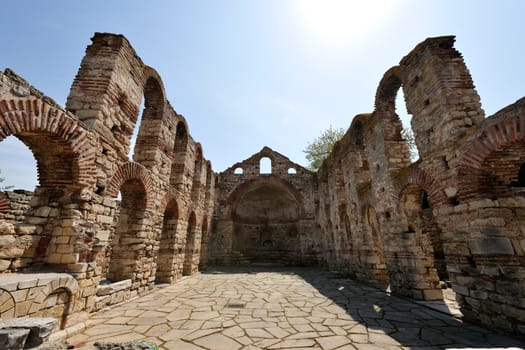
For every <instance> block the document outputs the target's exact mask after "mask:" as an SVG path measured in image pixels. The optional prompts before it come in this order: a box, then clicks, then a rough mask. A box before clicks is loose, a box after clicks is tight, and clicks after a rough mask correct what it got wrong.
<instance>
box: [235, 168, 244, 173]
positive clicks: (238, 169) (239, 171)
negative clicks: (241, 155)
mask: <svg viewBox="0 0 525 350" xmlns="http://www.w3.org/2000/svg"><path fill="white" fill-rule="evenodd" d="M233 173H234V174H235V175H242V174H244V169H243V168H241V167H238V168H235V170H234V171H233Z"/></svg>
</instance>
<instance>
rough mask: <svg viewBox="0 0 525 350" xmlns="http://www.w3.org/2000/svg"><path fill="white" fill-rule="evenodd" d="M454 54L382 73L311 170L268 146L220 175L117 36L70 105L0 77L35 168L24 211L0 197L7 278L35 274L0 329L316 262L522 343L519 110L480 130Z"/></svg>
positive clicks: (11, 124)
mask: <svg viewBox="0 0 525 350" xmlns="http://www.w3.org/2000/svg"><path fill="white" fill-rule="evenodd" d="M453 44H454V38H453V37H439V38H431V39H427V40H425V41H424V42H422V43H420V44H419V45H417V46H416V47H415V48H414V50H412V51H411V52H410V53H409V54H408V55H407V56H406V57H404V58H403V59H402V60H401V61H400V63H399V64H398V65H396V66H395V67H393V68H391V69H389V70H388V71H387V72H386V73H385V75H384V77H383V78H382V79H381V81H380V82H379V86H378V89H377V93H376V96H375V98H376V99H375V109H374V111H373V112H372V113H370V114H361V115H358V116H356V117H354V118H353V120H352V122H351V125H350V127H349V129H348V131H347V133H346V134H345V136H344V137H343V139H342V140H341V141H339V142H338V143H337V144H336V145H335V147H334V149H333V151H332V153H331V154H330V155H329V156H328V158H327V159H326V160H325V162H324V163H323V166H322V167H321V169H320V170H319V171H318V172H317V173H312V172H310V171H308V170H307V169H305V168H303V167H301V166H300V165H298V164H295V163H293V162H291V161H290V160H289V159H288V158H286V157H285V156H283V155H281V154H279V153H277V152H275V151H273V150H271V149H269V148H267V147H265V148H263V149H262V150H261V151H260V152H258V153H256V154H254V155H253V156H251V157H250V158H248V159H246V160H244V161H242V162H240V163H237V164H235V165H233V166H232V167H231V168H229V169H227V170H225V171H224V172H222V173H221V174H219V175H216V174H214V173H213V170H212V166H211V163H210V162H209V161H208V160H206V159H205V158H204V156H203V150H202V147H201V145H200V144H199V143H198V142H196V141H195V140H193V138H192V137H191V134H190V132H189V128H188V123H187V121H186V120H185V118H184V117H183V116H181V115H180V114H178V113H177V112H176V111H175V110H174V109H173V108H172V106H171V105H170V104H169V102H168V101H167V99H166V92H165V91H164V87H163V83H162V80H161V78H160V76H159V74H158V73H157V72H155V70H154V69H152V68H151V67H148V66H147V65H145V64H144V63H143V62H142V60H141V59H140V58H139V57H138V55H137V54H136V53H135V51H134V50H133V48H132V47H131V45H130V43H129V42H128V41H127V40H126V39H125V38H124V37H123V36H121V35H114V34H104V33H97V34H95V36H94V37H93V38H92V44H91V45H90V46H89V47H88V48H87V50H86V55H85V57H84V59H83V60H82V63H81V65H80V69H79V71H78V74H77V76H76V78H75V80H74V82H73V85H72V87H71V91H70V94H69V96H68V99H67V103H66V108H62V107H61V106H59V105H57V104H56V103H55V102H54V101H53V100H51V99H50V98H49V97H46V96H45V95H44V94H42V93H41V92H39V91H38V90H36V89H35V88H34V87H32V86H30V85H29V84H28V83H27V82H25V81H24V80H23V79H22V78H20V77H18V76H17V75H16V74H15V73H13V72H12V71H10V70H5V71H4V72H3V73H0V141H1V140H3V139H5V138H6V137H9V136H14V137H17V138H19V139H20V140H22V141H23V142H24V144H26V145H27V146H28V148H29V149H30V150H31V152H32V153H33V155H34V157H35V159H36V161H37V164H38V173H39V177H38V178H39V185H38V186H37V188H36V189H35V191H34V193H33V195H32V196H31V199H29V193H26V192H23V193H22V192H19V193H18V194H16V195H15V194H10V193H7V194H5V195H2V196H0V243H1V244H0V271H3V272H7V273H6V274H4V275H5V276H8V275H12V276H14V274H13V273H16V272H22V271H23V272H26V273H27V274H24V276H26V277H25V278H24V280H23V281H20V282H16V281H15V282H13V278H14V279H16V278H17V277H16V276H15V277H13V278H4V279H0V292H1V293H0V299H1V300H2V305H3V309H2V310H1V313H0V316H1V317H2V318H9V317H15V316H20V315H26V314H27V315H33V314H35V315H37V314H38V315H40V314H42V315H53V316H56V317H61V318H62V321H61V322H60V323H59V324H60V327H66V326H68V325H71V324H74V323H76V322H79V321H82V320H83V319H85V318H86V317H87V315H88V314H89V313H90V312H93V311H95V310H98V309H100V308H102V307H105V306H107V305H111V304H115V303H118V302H121V301H124V300H127V299H128V298H131V297H133V296H135V295H137V294H139V293H142V292H144V291H146V290H148V289H150V288H151V287H152V286H153V285H154V283H157V282H160V283H173V282H175V281H177V280H178V279H179V278H180V277H181V276H183V275H190V274H192V273H195V272H196V271H197V270H198V269H199V266H200V267H204V266H207V265H210V264H255V263H264V264H269V263H270V264H313V263H317V264H319V265H322V266H326V267H328V268H330V269H334V270H338V271H341V272H342V273H345V274H349V275H351V276H354V277H355V278H357V279H360V280H363V281H367V282H371V283H376V284H381V285H389V286H390V288H391V290H392V291H393V292H394V293H396V294H401V295H405V296H409V297H412V298H415V299H425V300H441V299H442V298H443V295H442V290H441V288H442V287H443V286H444V285H451V286H452V288H453V289H454V291H455V292H456V295H457V299H458V301H459V303H460V305H461V310H462V312H463V314H464V315H465V317H466V318H468V319H473V320H477V321H480V322H482V323H483V324H485V325H488V326H491V327H496V328H501V329H504V330H506V331H510V332H514V333H518V334H525V318H524V316H523V315H525V304H524V301H525V288H524V287H523V286H524V285H525V231H524V230H523V226H524V224H525V222H524V221H525V219H523V218H524V215H525V199H524V196H523V194H524V193H525V165H524V164H525V152H524V151H525V99H522V100H519V101H517V102H516V103H514V104H512V105H510V106H508V107H506V108H504V109H502V110H501V111H500V112H498V113H496V114H495V115H494V116H491V117H489V118H486V119H485V118H484V112H483V110H482V109H481V104H480V98H479V96H478V94H477V92H476V90H475V88H474V85H473V82H472V79H471V77H470V74H469V72H468V69H467V67H466V65H465V63H464V61H463V58H462V57H461V54H460V53H459V52H458V51H457V50H456V49H455V48H454V47H453ZM398 92H402V94H403V96H404V100H405V103H406V106H407V110H408V111H409V113H410V114H411V117H412V119H411V125H412V129H413V131H414V135H415V143H416V145H417V149H418V153H419V159H418V160H417V161H411V159H410V155H409V148H408V147H407V144H406V140H405V139H404V138H403V136H402V133H401V131H402V126H401V121H400V119H399V117H398V115H397V114H396V108H395V101H396V95H397V94H398ZM141 101H144V104H143V105H144V109H143V110H142V111H140V106H141ZM139 120H140V122H139ZM135 128H137V130H138V137H137V141H136V144H135V147H134V149H133V150H132V149H130V147H131V136H132V134H133V131H134V130H135ZM263 158H267V159H268V160H269V161H270V162H271V170H270V171H269V172H268V173H264V172H261V160H262V159H263ZM42 270H46V271H51V272H52V273H59V272H60V273H64V274H66V275H58V274H57V275H53V274H51V275H46V276H44V277H45V278H44V277H42V276H40V277H42V282H40V277H39V276H38V275H34V274H32V273H30V272H39V271H42ZM64 276H68V277H64ZM48 279H49V281H51V282H50V283H49V284H46V286H47V287H46V288H43V286H42V285H41V284H40V283H44V281H48ZM45 283H47V282H45ZM34 293H37V294H38V295H37V296H35V294H34ZM51 300H57V301H58V300H59V301H61V302H56V303H53V302H51ZM62 301H65V302H62ZM15 311H16V312H15Z"/></svg>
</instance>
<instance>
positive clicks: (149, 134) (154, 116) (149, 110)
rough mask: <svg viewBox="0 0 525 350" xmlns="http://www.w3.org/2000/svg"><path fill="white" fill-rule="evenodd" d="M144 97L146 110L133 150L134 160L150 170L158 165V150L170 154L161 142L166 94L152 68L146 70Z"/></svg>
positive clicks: (143, 84)
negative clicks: (155, 155) (156, 160)
mask: <svg viewBox="0 0 525 350" xmlns="http://www.w3.org/2000/svg"><path fill="white" fill-rule="evenodd" d="M142 88H143V95H144V110H143V111H142V117H141V122H140V125H138V128H139V129H138V130H139V131H138V135H137V140H136V142H135V148H134V150H133V160H134V161H135V162H138V163H140V164H142V165H144V166H145V167H147V168H148V169H151V168H152V167H154V166H155V165H156V162H155V160H154V158H155V157H152V154H154V153H155V152H156V151H157V150H158V149H160V150H161V151H162V152H164V153H165V154H170V151H171V150H170V149H169V148H168V147H167V146H166V144H165V143H164V142H159V141H160V140H161V135H162V127H163V125H165V124H166V123H165V119H166V118H167V117H168V113H166V106H167V104H168V103H167V100H166V93H165V91H164V86H163V84H162V80H161V78H160V76H159V74H158V73H157V72H156V71H155V70H154V69H153V68H151V67H148V66H146V67H145V68H144V77H143V82H142Z"/></svg>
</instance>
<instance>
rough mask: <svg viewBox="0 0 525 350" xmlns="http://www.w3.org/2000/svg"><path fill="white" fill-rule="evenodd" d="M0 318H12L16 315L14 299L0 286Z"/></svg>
mask: <svg viewBox="0 0 525 350" xmlns="http://www.w3.org/2000/svg"><path fill="white" fill-rule="evenodd" d="M0 305H1V306H2V308H1V309H0V320H1V319H5V318H14V317H15V316H16V312H15V311H16V303H15V299H14V298H13V296H12V295H11V293H9V292H8V291H7V290H5V289H2V288H0Z"/></svg>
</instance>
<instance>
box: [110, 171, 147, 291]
mask: <svg viewBox="0 0 525 350" xmlns="http://www.w3.org/2000/svg"><path fill="white" fill-rule="evenodd" d="M120 193H121V196H122V202H121V204H120V213H119V216H118V224H117V227H116V229H115V234H114V236H113V239H112V242H111V252H110V253H109V255H110V259H109V262H108V267H107V269H108V270H107V274H106V278H107V279H109V280H110V281H112V282H117V281H122V280H125V279H133V275H134V272H135V269H136V266H137V264H138V263H140V260H141V258H143V257H144V256H143V255H144V251H143V249H142V246H143V245H144V242H143V241H144V239H143V238H139V237H143V236H144V232H143V230H142V229H140V228H142V227H143V226H144V225H143V221H144V220H147V215H146V213H145V212H146V190H145V188H144V185H143V183H142V182H141V181H140V180H138V179H130V180H127V181H125V182H124V183H123V184H122V186H121V187H120Z"/></svg>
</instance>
